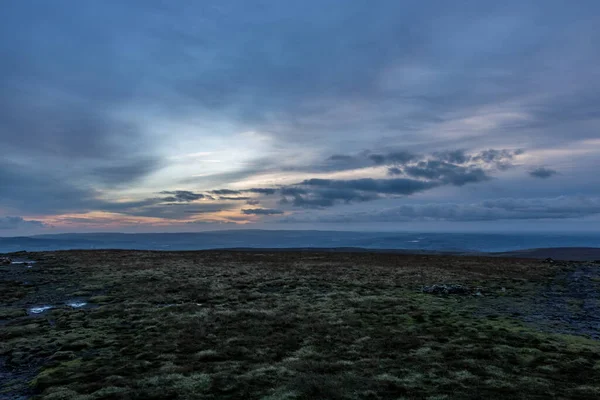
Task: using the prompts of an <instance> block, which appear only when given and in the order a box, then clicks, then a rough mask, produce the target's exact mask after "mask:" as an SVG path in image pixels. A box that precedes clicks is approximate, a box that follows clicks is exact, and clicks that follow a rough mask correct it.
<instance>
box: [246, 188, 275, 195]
mask: <svg viewBox="0 0 600 400" xmlns="http://www.w3.org/2000/svg"><path fill="white" fill-rule="evenodd" d="M243 192H246V193H260V194H266V195H271V194H275V193H276V192H277V190H275V189H272V188H252V189H247V190H243Z"/></svg>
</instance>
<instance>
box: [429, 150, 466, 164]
mask: <svg viewBox="0 0 600 400" xmlns="http://www.w3.org/2000/svg"><path fill="white" fill-rule="evenodd" d="M433 155H434V156H435V158H437V159H438V160H440V161H445V162H448V163H451V164H465V163H467V162H469V161H470V160H471V156H469V155H468V154H466V153H465V150H460V149H459V150H448V151H442V152H435V153H433Z"/></svg>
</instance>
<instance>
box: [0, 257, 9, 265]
mask: <svg viewBox="0 0 600 400" xmlns="http://www.w3.org/2000/svg"><path fill="white" fill-rule="evenodd" d="M10 264H12V260H11V259H10V258H8V257H0V265H10Z"/></svg>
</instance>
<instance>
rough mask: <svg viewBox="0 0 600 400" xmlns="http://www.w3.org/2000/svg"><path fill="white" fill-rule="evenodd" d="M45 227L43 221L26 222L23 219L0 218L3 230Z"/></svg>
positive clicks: (0, 226) (0, 225) (0, 227)
mask: <svg viewBox="0 0 600 400" xmlns="http://www.w3.org/2000/svg"><path fill="white" fill-rule="evenodd" d="M45 226H46V224H44V223H43V222H42V221H36V220H26V219H24V218H23V217H0V229H1V230H5V229H6V230H16V229H35V228H43V227H45Z"/></svg>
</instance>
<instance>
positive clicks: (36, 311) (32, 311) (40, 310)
mask: <svg viewBox="0 0 600 400" xmlns="http://www.w3.org/2000/svg"><path fill="white" fill-rule="evenodd" d="M53 308H54V306H38V307H31V308H29V309H28V310H27V313H28V314H30V315H31V314H41V313H43V312H44V311H48V310H51V309H53Z"/></svg>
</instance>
